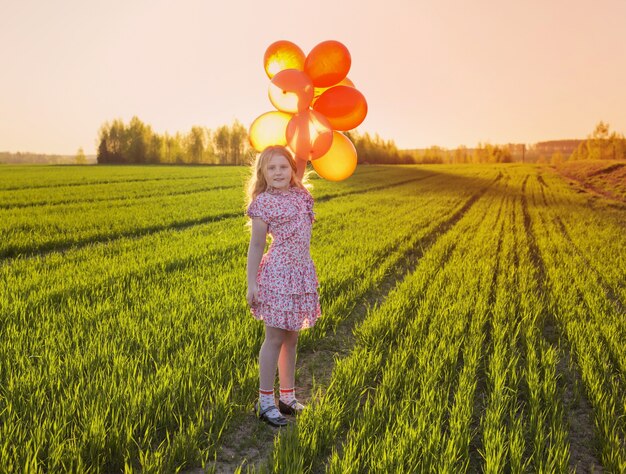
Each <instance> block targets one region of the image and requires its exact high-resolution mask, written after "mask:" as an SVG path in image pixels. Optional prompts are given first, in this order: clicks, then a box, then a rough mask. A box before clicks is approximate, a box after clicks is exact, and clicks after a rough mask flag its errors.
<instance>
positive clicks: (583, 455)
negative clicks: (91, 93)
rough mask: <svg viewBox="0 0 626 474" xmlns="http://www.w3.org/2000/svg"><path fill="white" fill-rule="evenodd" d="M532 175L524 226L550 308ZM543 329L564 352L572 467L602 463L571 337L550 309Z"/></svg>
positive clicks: (562, 365)
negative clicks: (533, 209)
mask: <svg viewBox="0 0 626 474" xmlns="http://www.w3.org/2000/svg"><path fill="white" fill-rule="evenodd" d="M528 178H529V175H526V177H525V178H524V181H523V183H522V213H523V216H524V230H525V232H526V236H527V238H528V246H529V253H530V258H531V261H532V263H533V265H534V267H535V269H536V270H537V286H538V287H539V289H540V290H541V298H542V300H543V301H544V307H545V308H546V309H547V308H548V307H549V305H548V299H549V294H550V291H551V290H550V287H551V285H550V280H549V277H548V273H547V271H546V266H545V262H544V260H543V257H542V256H541V250H540V249H539V245H538V244H537V238H536V236H535V232H534V231H533V228H532V219H531V216H530V212H529V210H528V197H527V194H528V193H527V191H526V185H527V182H528ZM542 333H543V337H544V338H545V340H546V341H547V342H548V343H550V344H551V345H552V346H553V347H556V349H557V352H558V353H561V354H562V355H563V356H562V357H559V361H558V363H557V368H556V370H557V373H558V374H561V375H562V376H563V377H562V379H561V380H562V383H561V384H559V385H561V391H562V399H563V406H564V408H565V410H564V411H565V416H566V417H567V423H568V428H569V429H568V433H567V436H568V441H569V443H570V469H572V470H576V469H577V468H581V469H585V470H587V469H592V470H593V469H595V468H598V467H599V466H601V465H602V464H601V463H600V461H599V459H598V457H597V456H596V453H595V452H594V451H593V448H592V445H591V443H590V440H593V439H595V438H596V430H595V427H594V425H593V420H594V419H595V418H594V413H593V409H592V407H591V404H590V402H589V400H588V399H587V397H586V395H585V394H584V393H583V394H579V389H578V388H577V387H582V386H584V385H583V382H582V378H581V375H580V373H579V372H578V371H575V370H573V369H572V367H573V360H572V354H571V349H570V343H569V340H568V339H567V336H566V335H565V334H564V333H563V330H562V329H561V328H560V327H559V325H558V323H557V321H556V319H555V317H554V315H553V314H551V313H549V312H547V311H546V313H545V314H544V327H543V330H542ZM562 342H563V343H562Z"/></svg>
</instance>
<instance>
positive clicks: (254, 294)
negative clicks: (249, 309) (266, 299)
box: [246, 283, 259, 306]
mask: <svg viewBox="0 0 626 474" xmlns="http://www.w3.org/2000/svg"><path fill="white" fill-rule="evenodd" d="M246 301H247V302H248V305H249V306H252V305H253V304H254V303H257V302H258V301H259V286H258V285H257V284H256V283H255V284H254V285H250V286H248V293H247V294H246Z"/></svg>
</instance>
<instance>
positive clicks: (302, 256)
mask: <svg viewBox="0 0 626 474" xmlns="http://www.w3.org/2000/svg"><path fill="white" fill-rule="evenodd" d="M303 175H304V165H302V164H301V165H300V166H297V165H296V160H295V159H294V158H293V157H292V156H291V153H290V152H289V151H288V150H287V149H286V148H284V147H282V146H271V147H268V148H266V149H265V150H263V152H262V153H261V154H260V155H259V156H258V157H257V159H256V162H255V164H254V170H253V174H252V177H251V178H250V181H249V182H248V203H249V206H248V210H247V215H248V216H249V217H250V219H251V221H252V235H251V238H250V247H249V249H248V265H247V275H248V293H247V295H246V299H247V301H248V304H249V305H250V308H251V311H252V315H253V316H254V317H255V318H256V319H259V320H262V321H263V322H264V323H265V340H264V341H263V345H262V346H261V351H260V353H259V379H260V380H259V381H260V386H259V400H258V402H257V404H256V405H255V411H256V413H257V416H258V417H259V418H260V419H262V420H264V421H266V422H267V423H269V424H271V425H273V426H284V425H286V424H287V420H286V419H285V418H284V417H283V416H282V415H281V413H283V414H289V415H295V414H297V413H299V412H301V411H302V410H303V409H304V406H303V405H302V404H300V403H299V402H298V400H297V399H296V396H295V388H294V385H295V365H296V345H297V342H298V331H300V330H301V329H305V328H309V327H311V326H313V325H314V324H315V321H316V320H317V318H318V317H319V316H320V305H319V298H318V294H317V285H318V283H317V275H316V273H315V267H314V265H313V261H312V260H311V255H310V253H309V247H310V243H311V225H312V224H313V221H314V220H315V216H314V213H313V197H312V196H311V194H310V193H309V191H308V190H307V189H306V188H305V187H304V185H303V184H302V178H303ZM267 234H269V235H270V236H271V237H272V241H271V244H270V247H269V250H268V251H267V253H266V254H265V255H263V250H264V249H265V242H266V237H267ZM276 366H278V376H279V381H280V399H279V402H278V408H276V402H275V399H274V380H275V377H276Z"/></svg>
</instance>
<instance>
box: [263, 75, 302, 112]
mask: <svg viewBox="0 0 626 474" xmlns="http://www.w3.org/2000/svg"><path fill="white" fill-rule="evenodd" d="M268 93H269V97H270V102H272V104H273V105H274V107H276V108H277V109H278V110H281V111H282V112H290V113H296V112H300V111H302V110H306V109H308V108H309V105H311V100H313V83H312V82H311V79H309V76H307V75H306V74H305V73H303V72H302V71H298V70H297V69H284V70H282V71H280V72H279V73H277V74H276V75H275V76H274V77H273V78H272V81H271V83H270V86H269V91H268Z"/></svg>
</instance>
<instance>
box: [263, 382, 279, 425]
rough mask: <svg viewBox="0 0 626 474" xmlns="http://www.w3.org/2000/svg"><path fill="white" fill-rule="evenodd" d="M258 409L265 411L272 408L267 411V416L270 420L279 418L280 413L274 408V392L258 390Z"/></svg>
mask: <svg viewBox="0 0 626 474" xmlns="http://www.w3.org/2000/svg"><path fill="white" fill-rule="evenodd" d="M259 408H260V411H265V410H266V409H267V408H273V410H270V411H268V412H267V414H268V415H269V416H271V417H272V418H275V417H277V416H280V412H279V411H278V408H276V400H275V399H274V390H262V389H259ZM274 412H275V413H274Z"/></svg>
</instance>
